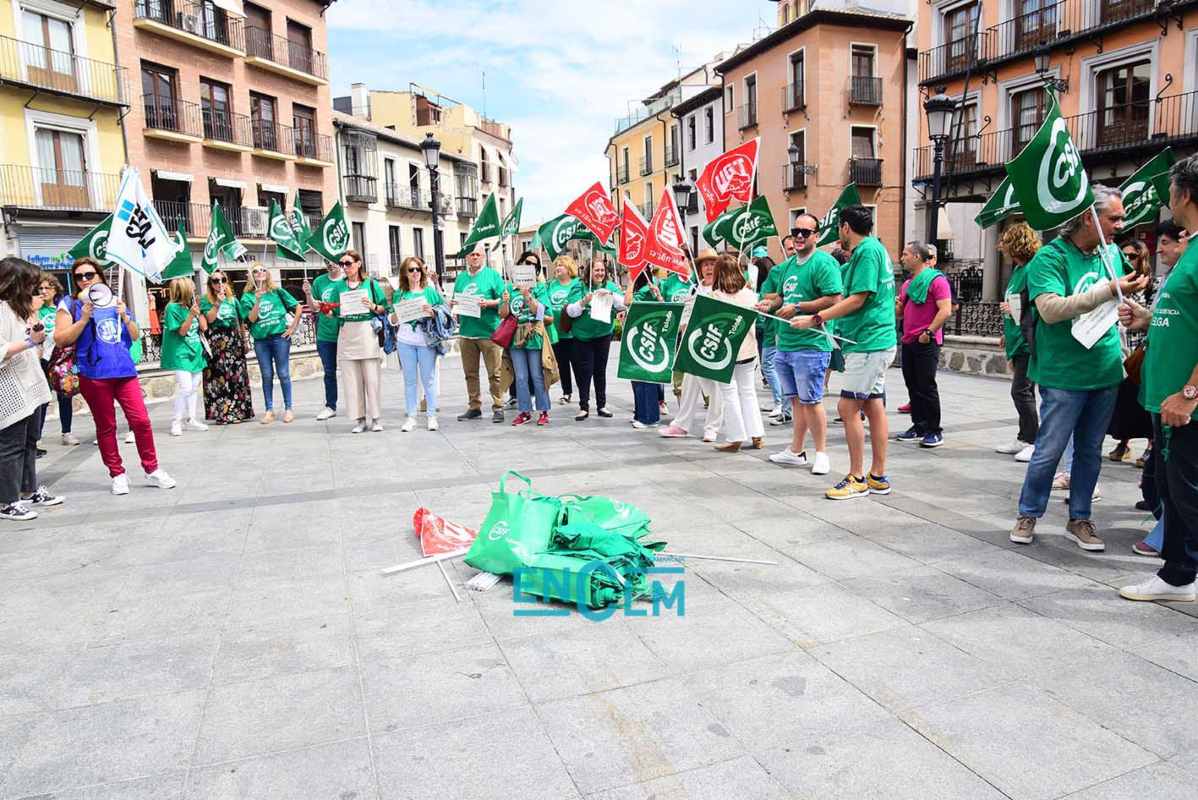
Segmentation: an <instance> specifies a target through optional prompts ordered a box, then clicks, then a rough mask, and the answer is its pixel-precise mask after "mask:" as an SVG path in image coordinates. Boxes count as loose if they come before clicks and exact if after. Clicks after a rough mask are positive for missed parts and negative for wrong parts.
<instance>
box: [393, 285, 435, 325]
mask: <svg viewBox="0 0 1198 800" xmlns="http://www.w3.org/2000/svg"><path fill="white" fill-rule="evenodd" d="M404 300H423V301H424V302H426V303H428V304H429V305H430V306H439V305H441V304H442V303H444V302H445V300H444V299H443V298H442V297H441V293H440V292H438V291H437V287H436V286H433V285H431V284H430V285H428V286H425V287H424V288H423V289H409V290H408V291H406V292H399V291H397V292H396V293H395V294H393V295H391V304H392V305H393V306H394V305H397V304H399V303H400V302H402V301H404ZM400 324H401V325H408V326H411V328H412V330H416V326H417V325H419V324H420V321H419V320H410V321H408V322H402V323H400Z"/></svg>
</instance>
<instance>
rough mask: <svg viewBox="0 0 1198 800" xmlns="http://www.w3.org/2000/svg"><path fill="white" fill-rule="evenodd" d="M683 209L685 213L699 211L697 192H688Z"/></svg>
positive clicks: (696, 212)
mask: <svg viewBox="0 0 1198 800" xmlns="http://www.w3.org/2000/svg"><path fill="white" fill-rule="evenodd" d="M683 211H685V212H686V213H687V214H698V213H699V193H698V192H691V193H690V196H689V197H687V199H686V208H684V209H683Z"/></svg>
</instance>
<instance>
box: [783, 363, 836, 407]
mask: <svg viewBox="0 0 1198 800" xmlns="http://www.w3.org/2000/svg"><path fill="white" fill-rule="evenodd" d="M831 358H832V354H831V353H827V352H824V351H823V350H778V351H776V352H775V353H774V377H775V378H777V382H778V389H779V391H780V392H781V393H782V396H783V397H784V398H786V399H788V400H789V399H790V398H793V397H797V398H798V399H799V403H800V404H802V405H805V406H813V405H817V404H819V403H822V402H823V401H824V375H825V374H826V373H827V371H828V362H829V361H830V360H831Z"/></svg>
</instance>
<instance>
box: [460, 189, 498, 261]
mask: <svg viewBox="0 0 1198 800" xmlns="http://www.w3.org/2000/svg"><path fill="white" fill-rule="evenodd" d="M500 233H501V226H500V224H499V206H498V205H496V202H495V195H494V194H490V195H487V200H486V202H484V203H483V210H482V211H480V212H478V219H476V220H475V221H474V227H473V228H471V229H470V235H469V236H467V237H466V241H464V242H462V252H463V253H465V252H466V251H468V250H469V249H470V248H471V247H472V246H473V245H475V244H477V243H479V242H481V241H483V240H485V239H494V238H496V237H497V236H499V234H500Z"/></svg>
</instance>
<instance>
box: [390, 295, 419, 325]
mask: <svg viewBox="0 0 1198 800" xmlns="http://www.w3.org/2000/svg"><path fill="white" fill-rule="evenodd" d="M425 305H426V303H425V300H424V299H423V298H416V299H414V300H401V301H400V302H398V303H396V304H395V318H396V320H397V321H398V322H399V323H400V324H401V325H402V324H403V323H405V322H414V321H416V320H418V319H423V318H424V306H425Z"/></svg>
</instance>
